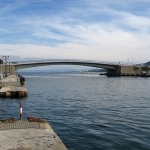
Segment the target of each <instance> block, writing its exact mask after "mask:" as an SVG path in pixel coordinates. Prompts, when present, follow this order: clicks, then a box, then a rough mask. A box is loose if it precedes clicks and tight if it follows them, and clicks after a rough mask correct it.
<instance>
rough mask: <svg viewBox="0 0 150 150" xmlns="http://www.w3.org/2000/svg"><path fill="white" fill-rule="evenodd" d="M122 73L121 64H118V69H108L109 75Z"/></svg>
mask: <svg viewBox="0 0 150 150" xmlns="http://www.w3.org/2000/svg"><path fill="white" fill-rule="evenodd" d="M120 75H121V66H116V69H115V70H113V69H107V76H120Z"/></svg>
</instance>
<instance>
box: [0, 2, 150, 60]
mask: <svg viewBox="0 0 150 150" xmlns="http://www.w3.org/2000/svg"><path fill="white" fill-rule="evenodd" d="M32 2H33V1H32ZM90 2H91V3H89V4H87V3H86V5H88V7H87V8H85V9H83V8H80V7H78V8H76V7H75V8H67V10H66V12H64V13H62V14H57V13H56V14H54V15H51V14H49V15H47V16H46V17H45V16H40V15H38V16H36V13H34V14H33V15H32V14H31V16H30V17H29V16H25V17H22V16H21V17H20V16H18V17H17V16H15V19H14V20H15V21H16V24H17V25H18V26H17V27H18V28H17V29H18V31H19V30H21V31H23V30H24V32H25V31H26V32H27V34H29V35H28V36H32V38H33V37H34V38H33V39H31V41H30V42H29V40H26V39H22V41H24V44H20V43H17V42H16V44H10V43H5V44H3V43H1V44H0V47H1V55H16V56H22V57H38V58H56V59H57V58H60V59H63V58H65V59H68V58H69V59H71V58H72V59H92V60H94V59H95V60H110V61H126V60H127V58H131V57H134V58H136V61H137V62H146V61H149V55H150V50H149V49H150V44H149V41H150V35H149V31H150V19H149V18H148V17H146V16H138V15H135V14H133V13H132V12H127V11H123V10H122V11H118V10H115V9H114V8H112V7H110V6H109V5H108V2H109V4H114V3H120V1H118V0H116V1H107V2H106V1H105V2H104V1H101V3H100V2H99V0H91V1H90ZM132 2H133V1H132ZM91 4H92V5H91ZM104 4H105V5H104ZM22 5H23V4H20V5H17V6H16V7H14V8H13V7H10V6H9V7H8V11H11V10H14V9H17V8H19V7H22ZM24 5H27V3H26V4H24ZM123 5H124V6H122V7H127V6H128V3H125V2H124V3H123ZM90 6H91V7H90ZM6 8H7V7H5V9H3V12H7V9H6ZM4 10H5V11H4ZM103 13H105V14H108V15H110V16H111V19H109V20H107V21H104V20H97V19H95V20H94V19H93V20H88V16H89V15H91V16H93V17H95V14H96V15H98V14H103ZM66 14H67V16H66ZM79 14H81V15H80V17H79V16H78V15H79ZM82 17H83V18H82ZM84 17H85V18H84ZM104 17H105V16H104ZM91 18H92V17H91ZM22 29H23V30H22ZM26 29H27V30H26ZM0 30H2V31H3V32H4V31H5V30H6V29H3V28H0ZM6 31H7V30H6ZM28 36H27V39H28ZM37 39H38V40H37ZM17 40H18V39H16V41H17ZM36 40H37V42H35V41H36ZM51 40H54V41H57V42H55V43H54V44H53V45H54V46H52V45H51V44H49V41H51ZM25 41H28V42H25ZM33 41H34V42H33ZM39 41H40V43H38V42H39ZM45 41H46V42H45ZM33 43H38V44H37V45H36V44H33Z"/></svg>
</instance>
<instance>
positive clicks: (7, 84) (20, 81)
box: [0, 74, 27, 97]
mask: <svg viewBox="0 0 150 150" xmlns="http://www.w3.org/2000/svg"><path fill="white" fill-rule="evenodd" d="M26 96H27V89H26V87H25V78H24V77H22V76H19V75H17V74H16V75H9V76H7V77H4V78H2V79H1V80H0V97H26Z"/></svg>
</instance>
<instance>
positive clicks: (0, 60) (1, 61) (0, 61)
mask: <svg viewBox="0 0 150 150" xmlns="http://www.w3.org/2000/svg"><path fill="white" fill-rule="evenodd" d="M0 63H1V80H2V79H3V71H2V64H3V60H2V59H0Z"/></svg>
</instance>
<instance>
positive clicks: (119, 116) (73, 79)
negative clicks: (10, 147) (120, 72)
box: [0, 73, 150, 150]
mask: <svg viewBox="0 0 150 150" xmlns="http://www.w3.org/2000/svg"><path fill="white" fill-rule="evenodd" d="M21 74H22V75H23V76H24V77H25V78H26V87H27V89H28V97H27V98H25V99H23V117H24V118H26V117H27V116H39V117H41V118H43V119H46V120H47V121H48V122H49V123H50V124H51V126H52V128H53V129H54V131H55V132H56V133H57V134H58V136H59V137H60V138H61V140H62V141H63V142H64V144H65V145H66V147H67V148H68V149H69V150H129V149H130V150H150V92H149V89H150V78H139V77H138V78H136V77H118V78H117V77H116V78H113V77H111V78H107V77H105V76H99V75H98V74H51V75H50V74H48V73H21ZM7 117H14V118H16V119H19V99H0V118H1V119H2V118H7Z"/></svg>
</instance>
